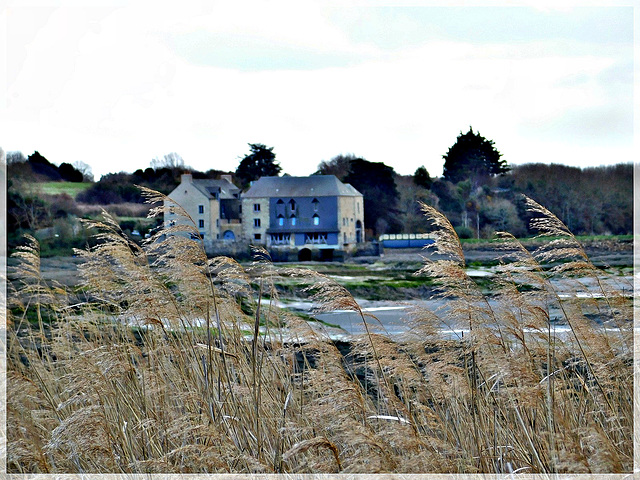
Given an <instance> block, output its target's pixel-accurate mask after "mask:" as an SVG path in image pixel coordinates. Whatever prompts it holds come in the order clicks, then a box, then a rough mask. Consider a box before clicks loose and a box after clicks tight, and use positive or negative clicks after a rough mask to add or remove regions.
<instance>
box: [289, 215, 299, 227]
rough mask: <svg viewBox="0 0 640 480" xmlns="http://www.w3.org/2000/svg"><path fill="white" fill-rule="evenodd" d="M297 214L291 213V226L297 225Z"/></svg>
mask: <svg viewBox="0 0 640 480" xmlns="http://www.w3.org/2000/svg"><path fill="white" fill-rule="evenodd" d="M296 220H297V219H296V216H295V215H291V216H290V217H289V221H290V222H291V226H292V227H294V226H295V225H296Z"/></svg>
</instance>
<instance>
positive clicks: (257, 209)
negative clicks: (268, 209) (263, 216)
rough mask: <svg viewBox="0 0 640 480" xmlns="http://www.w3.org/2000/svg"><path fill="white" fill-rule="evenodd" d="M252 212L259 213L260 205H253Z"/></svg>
mask: <svg viewBox="0 0 640 480" xmlns="http://www.w3.org/2000/svg"><path fill="white" fill-rule="evenodd" d="M253 211H254V212H259V211H260V204H259V203H254V204H253Z"/></svg>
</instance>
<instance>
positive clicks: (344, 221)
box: [242, 175, 364, 260]
mask: <svg viewBox="0 0 640 480" xmlns="http://www.w3.org/2000/svg"><path fill="white" fill-rule="evenodd" d="M242 231H243V236H244V238H245V239H248V240H250V241H251V242H252V243H254V244H259V245H264V246H265V247H267V249H268V250H269V251H271V252H272V256H273V253H274V252H276V254H277V253H278V252H279V253H280V254H281V255H280V257H284V258H286V259H292V258H291V257H292V256H294V257H297V258H298V259H299V260H311V259H329V258H333V255H334V253H335V252H345V251H349V250H351V249H353V248H354V247H355V245H356V244H357V243H361V242H363V241H364V202H363V197H362V194H361V193H360V192H358V191H357V190H356V189H355V188H353V187H352V186H351V185H349V184H344V183H342V182H341V181H340V180H338V179H337V178H336V177H335V176H334V175H312V176H309V177H289V176H285V177H262V178H260V179H259V180H257V181H256V182H254V183H253V185H252V186H251V187H250V188H249V190H248V191H247V192H245V193H244V194H242ZM276 256H278V255H276Z"/></svg>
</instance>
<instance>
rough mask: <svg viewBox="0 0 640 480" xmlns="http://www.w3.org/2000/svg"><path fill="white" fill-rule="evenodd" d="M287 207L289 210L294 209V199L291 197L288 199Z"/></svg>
mask: <svg viewBox="0 0 640 480" xmlns="http://www.w3.org/2000/svg"><path fill="white" fill-rule="evenodd" d="M289 208H290V209H291V211H293V210H295V209H296V201H295V200H294V199H293V198H292V199H291V200H289Z"/></svg>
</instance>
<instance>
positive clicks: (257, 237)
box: [253, 233, 262, 240]
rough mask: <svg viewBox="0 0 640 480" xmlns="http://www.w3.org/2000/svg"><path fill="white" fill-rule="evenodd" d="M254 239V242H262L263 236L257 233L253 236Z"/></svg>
mask: <svg viewBox="0 0 640 480" xmlns="http://www.w3.org/2000/svg"><path fill="white" fill-rule="evenodd" d="M253 239H254V240H261V239H262V234H260V233H256V234H254V235H253Z"/></svg>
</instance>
